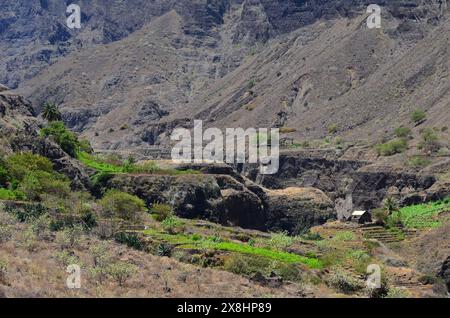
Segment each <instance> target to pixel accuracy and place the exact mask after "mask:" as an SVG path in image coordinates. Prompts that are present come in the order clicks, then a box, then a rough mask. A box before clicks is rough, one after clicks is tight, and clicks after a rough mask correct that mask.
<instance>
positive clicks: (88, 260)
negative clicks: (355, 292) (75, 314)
mask: <svg viewBox="0 0 450 318" xmlns="http://www.w3.org/2000/svg"><path fill="white" fill-rule="evenodd" d="M0 214H2V212H0ZM13 227H14V235H13V237H12V239H11V240H10V241H8V242H6V243H2V244H0V260H1V261H2V262H4V263H6V264H7V275H6V281H5V282H4V284H0V293H4V294H5V295H6V296H7V297H189V298H192V297H226V298H230V297H265V296H274V297H296V296H299V295H297V287H296V286H283V287H281V288H277V289H272V288H266V287H262V286H260V285H257V284H255V283H252V282H250V281H249V280H248V279H246V278H244V277H241V276H239V275H235V274H231V273H228V272H224V271H219V270H212V269H203V268H198V267H196V266H194V265H188V264H184V263H180V262H178V261H176V260H173V259H170V258H166V257H157V256H153V255H149V254H147V253H144V252H140V251H136V250H132V249H130V248H128V247H126V246H124V245H119V244H117V243H115V242H111V241H106V242H105V243H104V244H106V245H107V249H108V251H109V253H110V255H111V256H112V257H111V261H113V262H126V263H130V264H133V265H135V266H136V267H137V268H138V271H137V273H136V274H134V275H133V276H132V277H131V278H130V279H129V280H127V281H126V282H125V284H124V285H123V286H119V284H118V283H117V282H116V281H114V280H113V279H111V278H108V279H106V280H104V281H103V282H102V283H101V284H100V283H98V280H94V279H93V278H91V277H90V275H89V274H88V272H89V271H88V269H89V268H91V267H92V266H93V264H94V259H93V255H92V254H91V252H90V251H89V250H90V247H92V246H95V245H97V244H99V243H100V241H99V240H98V239H97V238H95V237H93V236H87V235H84V236H83V237H81V238H80V240H79V243H78V244H77V246H75V247H74V248H72V249H66V251H68V254H69V255H71V257H72V259H75V260H77V263H79V264H80V267H81V284H82V288H81V289H79V290H70V289H68V288H67V287H66V279H67V277H68V274H67V273H66V272H65V266H64V265H62V264H61V263H62V262H61V261H60V260H59V261H58V258H57V257H56V256H57V255H58V253H60V252H61V251H62V246H61V244H60V243H59V242H58V241H57V240H56V239H55V236H54V237H52V238H50V239H49V240H46V241H44V240H39V239H36V238H33V239H32V248H29V246H30V242H29V238H27V237H26V236H25V235H24V233H26V232H27V231H26V229H27V225H24V224H14V225H13Z"/></svg>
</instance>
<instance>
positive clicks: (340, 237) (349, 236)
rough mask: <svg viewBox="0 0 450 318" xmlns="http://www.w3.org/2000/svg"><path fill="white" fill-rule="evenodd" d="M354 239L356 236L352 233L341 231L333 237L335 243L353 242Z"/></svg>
mask: <svg viewBox="0 0 450 318" xmlns="http://www.w3.org/2000/svg"><path fill="white" fill-rule="evenodd" d="M354 239H355V234H354V233H353V232H350V231H340V232H337V233H336V234H335V235H334V236H333V240H335V241H352V240H354Z"/></svg>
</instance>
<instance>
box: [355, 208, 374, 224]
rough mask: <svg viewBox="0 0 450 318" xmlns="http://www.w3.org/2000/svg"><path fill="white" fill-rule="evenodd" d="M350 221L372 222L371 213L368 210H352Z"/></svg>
mask: <svg viewBox="0 0 450 318" xmlns="http://www.w3.org/2000/svg"><path fill="white" fill-rule="evenodd" d="M350 221H351V222H355V223H359V224H365V223H372V215H371V213H370V212H369V211H354V212H353V213H352V216H351V217H350Z"/></svg>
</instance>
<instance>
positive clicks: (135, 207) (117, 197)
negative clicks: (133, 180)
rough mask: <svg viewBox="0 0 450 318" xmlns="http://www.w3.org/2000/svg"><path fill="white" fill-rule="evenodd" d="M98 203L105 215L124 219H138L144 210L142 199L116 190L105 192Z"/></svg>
mask: <svg viewBox="0 0 450 318" xmlns="http://www.w3.org/2000/svg"><path fill="white" fill-rule="evenodd" d="M99 203H100V206H101V207H102V209H103V214H104V215H105V216H106V217H109V218H113V217H116V218H120V219H122V220H126V221H138V220H139V218H140V214H141V213H142V212H144V211H145V210H146V206H145V203H144V201H143V200H141V199H139V198H138V197H136V196H134V195H131V194H128V193H125V192H121V191H118V190H109V191H108V192H106V194H105V196H104V197H103V198H102V199H101V200H100V202H99Z"/></svg>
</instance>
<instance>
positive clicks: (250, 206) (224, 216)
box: [105, 174, 265, 229]
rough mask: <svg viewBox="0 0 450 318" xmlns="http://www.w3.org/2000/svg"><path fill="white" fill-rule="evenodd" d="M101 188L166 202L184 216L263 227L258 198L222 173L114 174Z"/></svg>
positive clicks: (151, 200)
mask: <svg viewBox="0 0 450 318" xmlns="http://www.w3.org/2000/svg"><path fill="white" fill-rule="evenodd" d="M105 188H115V189H120V190H122V191H126V192H129V193H133V194H135V195H137V196H139V197H140V198H142V199H143V200H145V202H146V203H147V205H148V206H151V205H152V204H153V203H167V204H170V205H171V206H173V207H174V211H175V213H176V214H177V215H178V216H180V217H184V218H190V219H194V218H201V219H208V220H211V221H214V222H219V223H222V224H225V225H231V226H242V227H246V228H253V229H264V226H265V215H264V210H263V208H262V206H263V203H262V201H261V199H260V198H259V197H258V196H257V195H256V194H254V193H253V192H251V191H250V190H248V189H247V188H246V187H245V186H244V185H243V184H241V183H239V182H238V181H237V180H235V179H234V178H232V177H230V176H226V175H205V174H190V175H180V176H169V175H136V176H133V175H126V176H125V175H118V176H115V177H114V178H112V179H111V180H109V181H108V183H107V184H106V185H105Z"/></svg>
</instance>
